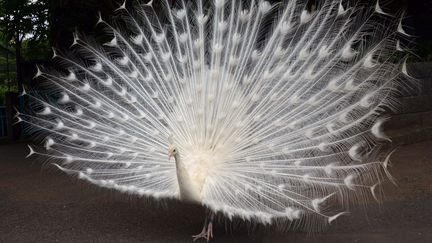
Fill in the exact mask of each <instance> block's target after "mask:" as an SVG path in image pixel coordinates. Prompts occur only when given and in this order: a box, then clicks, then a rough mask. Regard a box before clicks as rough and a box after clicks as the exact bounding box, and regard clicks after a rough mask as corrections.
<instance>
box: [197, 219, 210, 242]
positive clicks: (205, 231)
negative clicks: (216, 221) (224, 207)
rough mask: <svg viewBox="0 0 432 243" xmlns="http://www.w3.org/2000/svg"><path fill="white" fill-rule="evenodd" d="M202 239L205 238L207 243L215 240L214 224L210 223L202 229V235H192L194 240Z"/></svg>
mask: <svg viewBox="0 0 432 243" xmlns="http://www.w3.org/2000/svg"><path fill="white" fill-rule="evenodd" d="M201 238H204V239H205V240H206V241H207V242H210V240H211V239H212V238H213V223H209V224H208V225H207V227H206V226H204V228H203V229H202V231H201V233H199V234H197V235H192V240H193V241H196V240H199V239H201Z"/></svg>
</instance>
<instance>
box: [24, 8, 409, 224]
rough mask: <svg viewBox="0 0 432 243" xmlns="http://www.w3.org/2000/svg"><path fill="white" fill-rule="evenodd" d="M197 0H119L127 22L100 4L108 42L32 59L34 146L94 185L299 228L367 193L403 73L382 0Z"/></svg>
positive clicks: (380, 162)
mask: <svg viewBox="0 0 432 243" xmlns="http://www.w3.org/2000/svg"><path fill="white" fill-rule="evenodd" d="M203 2H204V1H196V2H195V3H194V4H186V3H184V2H183V1H182V2H181V3H180V4H178V5H176V6H174V7H173V6H169V7H168V6H166V7H165V10H166V11H165V12H164V14H162V13H159V14H157V13H155V11H154V10H153V7H152V4H151V3H149V4H144V5H141V6H138V7H137V9H135V10H134V12H133V13H131V10H129V8H126V5H125V4H123V5H121V7H120V8H119V9H118V11H119V12H121V13H123V14H124V18H123V19H124V21H125V23H127V27H128V28H129V29H128V30H127V31H126V30H123V29H119V28H116V27H113V25H112V24H110V23H108V22H106V21H105V20H103V19H102V17H100V18H99V20H98V24H99V25H103V26H104V27H105V28H107V29H108V30H109V34H110V35H111V40H110V41H108V42H106V43H104V44H102V45H98V44H91V43H93V42H91V41H87V40H85V39H84V37H82V36H80V35H78V34H75V35H74V43H73V48H76V49H77V50H79V52H80V53H81V56H82V57H84V60H83V59H77V58H71V57H69V56H68V55H64V54H61V53H60V52H59V51H56V52H55V55H54V59H55V60H58V61H60V62H61V63H62V64H64V67H66V70H67V73H61V72H54V71H44V70H40V69H38V73H37V77H43V78H44V79H45V80H48V81H49V83H50V84H51V87H52V89H50V90H51V91H52V93H51V94H50V95H49V96H47V97H43V96H42V95H36V94H30V96H32V98H33V99H34V100H35V101H36V103H37V104H38V105H37V107H36V108H35V110H36V114H34V115H32V114H30V113H29V114H19V118H20V120H22V121H24V122H26V123H29V124H31V125H32V127H33V128H35V129H39V130H43V131H44V132H47V133H44V134H48V135H47V137H46V139H45V149H46V151H42V150H40V149H33V148H32V147H30V149H31V154H39V155H45V156H48V157H49V158H51V159H55V164H56V165H57V166H58V168H60V169H61V170H63V171H65V172H67V173H70V174H76V175H78V176H79V178H81V179H84V180H87V181H89V182H91V183H94V184H97V185H100V186H103V187H107V188H114V189H118V190H120V191H123V192H127V193H131V194H139V195H145V196H151V197H154V198H166V197H170V198H182V199H184V200H188V201H193V202H197V203H200V204H202V205H205V206H207V207H208V208H210V209H211V210H213V211H215V212H222V213H223V214H224V215H226V216H227V217H229V218H231V217H232V216H238V217H241V218H244V219H248V220H253V221H257V222H261V223H272V222H275V221H276V220H279V219H280V220H289V221H294V222H298V224H297V225H298V226H302V227H304V228H305V229H308V230H313V229H314V228H316V227H319V226H320V225H324V224H325V223H326V222H327V223H331V222H332V221H333V220H335V219H336V218H338V217H339V216H341V215H343V214H345V213H346V212H347V207H348V205H349V204H348V203H349V202H350V201H352V200H356V199H359V198H363V197H365V196H367V195H371V196H373V197H376V190H377V186H378V185H379V184H380V183H381V182H382V181H383V180H384V179H385V178H384V177H383V176H382V175H383V172H385V173H387V165H388V158H387V159H386V158H385V156H384V158H382V157H380V156H378V155H379V154H380V151H381V150H380V148H381V147H382V146H381V144H382V143H383V142H384V141H385V139H387V138H386V137H385V135H384V134H383V133H382V129H381V125H382V124H383V122H384V119H382V118H379V117H380V115H381V114H382V113H383V112H384V110H386V109H388V108H390V109H393V108H394V105H395V103H396V100H395V98H394V97H395V95H396V94H397V93H398V92H400V91H401V89H402V87H403V85H405V84H406V83H408V80H409V79H407V77H408V74H407V70H406V66H405V63H404V62H403V61H395V60H404V59H401V56H402V55H403V52H402V48H403V47H402V44H401V42H400V41H399V39H403V38H406V36H407V34H406V32H405V31H404V30H403V28H402V24H401V22H400V21H399V20H398V19H397V18H396V17H394V16H391V15H390V14H388V13H386V12H385V8H383V7H381V6H380V5H379V3H377V4H376V5H374V6H372V7H368V6H363V5H356V4H353V3H351V2H343V1H339V0H335V1H324V2H322V3H320V5H319V6H318V7H317V8H316V9H314V8H313V9H312V10H308V8H307V7H306V3H304V1H301V0H300V1H295V0H292V1H289V2H287V3H281V4H273V5H272V4H270V3H269V2H266V1H251V2H249V3H244V2H241V1H224V0H214V1H212V2H211V3H203ZM383 9H384V10H383ZM158 16H164V17H163V18H162V17H161V18H157V17H158ZM402 43H403V42H402ZM402 84H403V85H402ZM52 97H56V98H58V101H57V102H54V101H52ZM168 149H169V153H170V155H173V156H174V157H175V161H176V162H173V161H172V160H169V159H168V153H167V151H168ZM387 174H388V173H387Z"/></svg>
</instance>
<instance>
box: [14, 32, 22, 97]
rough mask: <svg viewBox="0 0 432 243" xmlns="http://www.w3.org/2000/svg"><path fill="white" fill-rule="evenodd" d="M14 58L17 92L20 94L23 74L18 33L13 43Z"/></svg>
mask: <svg viewBox="0 0 432 243" xmlns="http://www.w3.org/2000/svg"><path fill="white" fill-rule="evenodd" d="M15 60H16V78H17V84H18V93H19V94H21V93H22V91H23V83H24V82H23V75H22V69H21V63H22V62H21V40H20V39H19V35H17V38H16V44H15Z"/></svg>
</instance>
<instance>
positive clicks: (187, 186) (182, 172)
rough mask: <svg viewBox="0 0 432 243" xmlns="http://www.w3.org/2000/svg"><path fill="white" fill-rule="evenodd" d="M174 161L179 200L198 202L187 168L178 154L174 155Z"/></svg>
mask: <svg viewBox="0 0 432 243" xmlns="http://www.w3.org/2000/svg"><path fill="white" fill-rule="evenodd" d="M174 159H175V163H176V172H177V181H178V185H179V192H180V193H179V194H180V199H181V200H183V201H188V202H199V201H200V199H199V196H198V194H197V193H196V191H195V187H194V186H193V183H192V181H191V178H190V175H189V173H188V171H187V168H186V166H185V164H184V163H183V162H182V160H181V157H180V154H179V153H178V152H177V153H176V154H175V155H174Z"/></svg>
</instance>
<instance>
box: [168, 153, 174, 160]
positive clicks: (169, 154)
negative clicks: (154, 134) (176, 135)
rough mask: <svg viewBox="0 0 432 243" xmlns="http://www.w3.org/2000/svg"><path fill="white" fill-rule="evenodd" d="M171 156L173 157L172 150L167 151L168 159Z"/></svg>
mask: <svg viewBox="0 0 432 243" xmlns="http://www.w3.org/2000/svg"><path fill="white" fill-rule="evenodd" d="M171 157H173V154H172V152H168V160H171Z"/></svg>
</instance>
